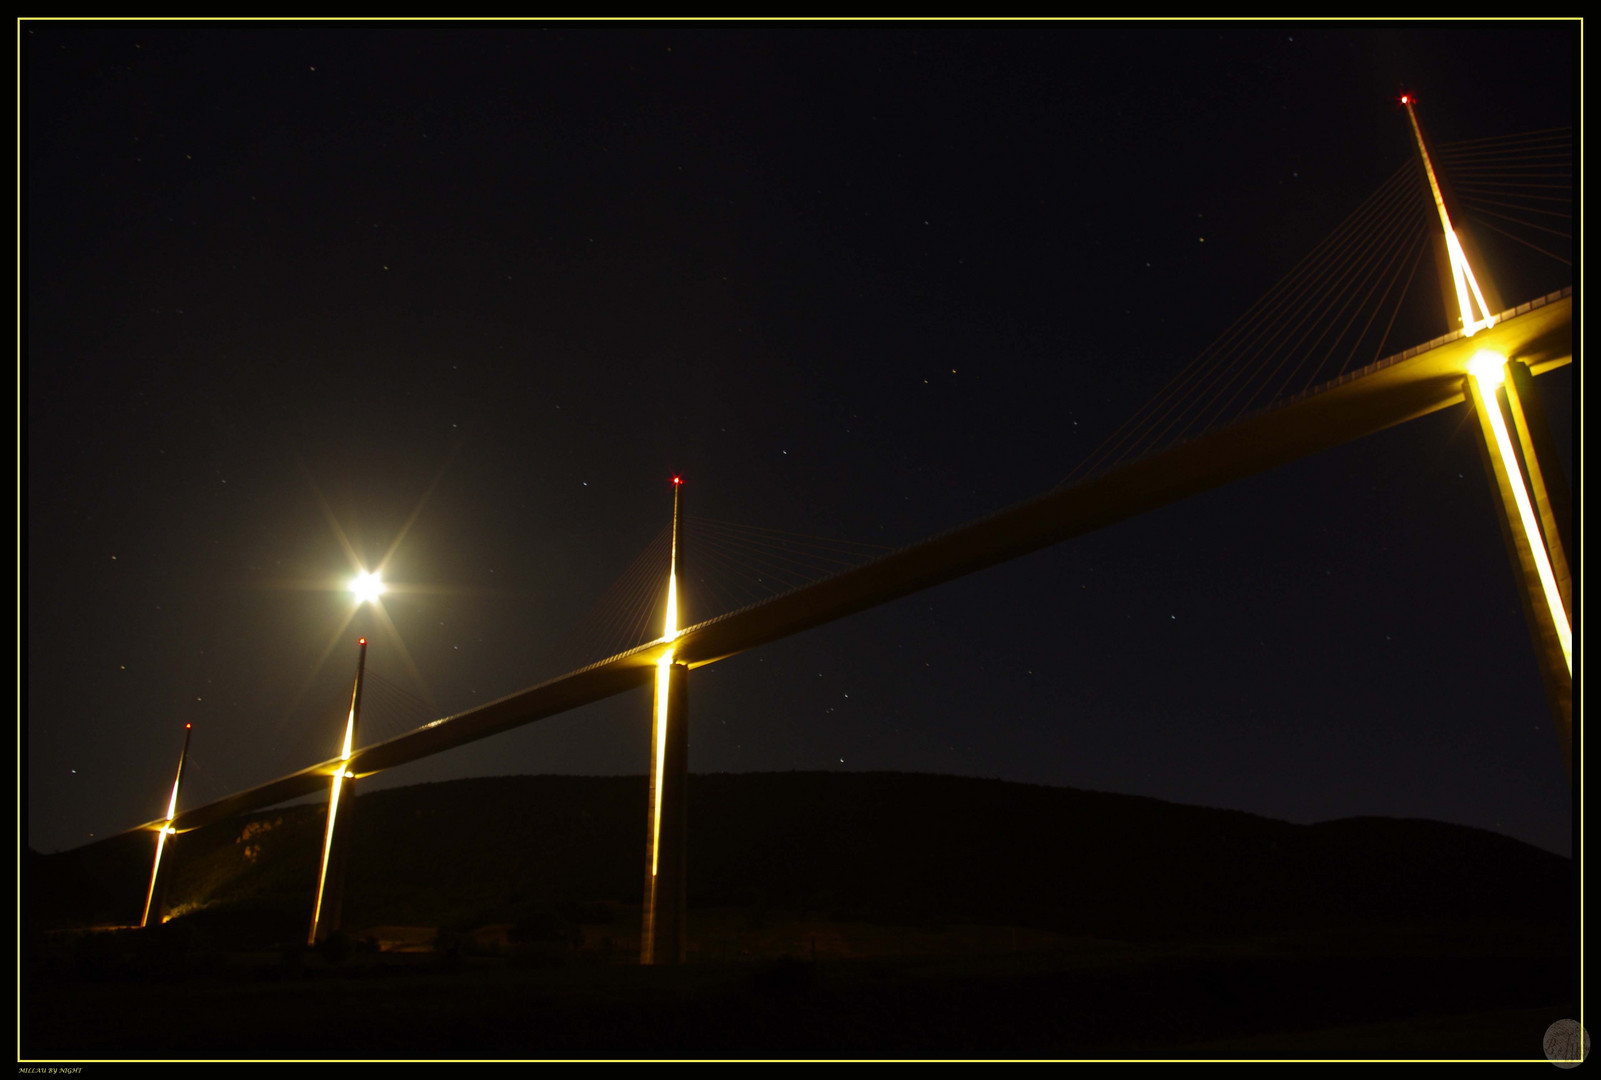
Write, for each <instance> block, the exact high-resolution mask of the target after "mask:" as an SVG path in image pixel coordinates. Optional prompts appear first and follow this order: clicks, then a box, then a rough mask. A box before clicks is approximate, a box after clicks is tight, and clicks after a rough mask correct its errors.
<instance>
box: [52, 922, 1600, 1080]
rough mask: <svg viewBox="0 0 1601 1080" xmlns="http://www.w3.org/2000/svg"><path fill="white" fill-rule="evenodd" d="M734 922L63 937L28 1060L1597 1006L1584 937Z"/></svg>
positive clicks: (816, 1048) (663, 1046) (638, 1043)
mask: <svg viewBox="0 0 1601 1080" xmlns="http://www.w3.org/2000/svg"><path fill="white" fill-rule="evenodd" d="M714 921H715V920H714V919H713V920H712V922H714ZM712 922H708V925H707V927H706V929H707V933H706V934H705V935H704V937H703V940H704V941H705V943H706V946H707V947H705V948H702V949H700V950H697V952H696V953H695V954H694V956H693V961H694V962H692V963H690V964H688V965H686V966H684V967H681V968H676V969H668V968H655V969H642V968H639V967H636V966H631V965H629V964H628V963H627V962H626V960H627V956H626V955H625V952H626V948H625V947H624V948H618V949H617V950H616V951H614V952H611V953H610V954H608V953H606V952H602V951H598V950H597V949H596V948H595V947H593V946H594V944H595V943H594V942H592V941H586V943H585V944H584V945H583V946H581V947H574V946H572V945H571V944H568V945H566V946H561V947H557V946H551V945H549V944H544V945H539V946H537V947H531V948H528V947H525V948H522V949H514V950H512V955H501V956H494V955H473V952H475V951H482V950H463V949H460V948H457V949H455V950H453V951H450V952H446V951H434V952H429V951H418V952H399V951H395V952H378V953H374V952H353V953H352V954H350V955H347V956H344V957H342V958H340V959H338V960H337V961H336V962H333V963H330V962H329V961H328V960H327V958H325V957H324V956H322V955H318V954H309V955H306V956H301V957H293V956H290V957H286V956H284V955H281V954H274V953H253V954H251V953H217V952H210V953H207V952H204V951H201V952H196V951H194V950H192V949H191V950H189V951H188V952H187V953H185V952H181V951H180V952H173V951H171V950H166V951H163V950H161V949H150V948H145V949H143V951H135V952H133V953H128V952H126V951H124V952H122V953H121V954H120V955H119V954H118V953H117V950H116V949H114V948H112V947H111V946H110V944H109V943H110V942H112V941H116V940H119V939H120V940H121V941H122V942H123V943H124V944H123V948H124V950H126V948H127V945H126V943H127V942H128V941H129V940H130V938H129V936H128V935H126V934H120V935H98V936H96V937H83V936H78V935H68V936H57V937H55V938H53V939H52V941H51V942H50V943H49V944H48V945H46V946H44V947H43V948H41V949H40V950H38V951H37V952H36V954H35V955H34V956H32V957H31V959H30V963H29V966H28V968H27V973H28V974H27V978H26V980H25V984H26V985H25V993H24V999H23V1014H22V1051H23V1054H22V1056H23V1058H24V1060H29V1059H31V1060H47V1061H52V1062H65V1061H74V1060H90V1059H102V1060H104V1059H116V1060H126V1059H129V1058H178V1059H192V1058H210V1059H217V1058H221V1059H241V1058H255V1059H272V1060H282V1059H288V1058H310V1059H319V1060H325V1059H338V1058H360V1059H372V1058H378V1059H396V1058H401V1059H418V1058H467V1059H495V1058H535V1059H539V1058H571V1057H577V1058H604V1059H618V1058H647V1059H660V1058H683V1057H704V1058H825V1057H827V1058H840V1057H843V1058H923V1059H928V1058H934V1059H949V1058H1218V1057H1245V1058H1279V1059H1282V1058H1408V1059H1441V1058H1447V1059H1478V1060H1482V1059H1520V1060H1526V1061H1540V1060H1543V1056H1542V1053H1541V1049H1540V1047H1541V1038H1542V1036H1543V1034H1544V1032H1545V1029H1546V1028H1547V1026H1548V1025H1550V1024H1551V1023H1552V1022H1553V1021H1555V1020H1558V1019H1561V1018H1563V1017H1570V1016H1574V1015H1575V1013H1574V1009H1573V1006H1572V1004H1571V1002H1570V1001H1568V1000H1567V998H1568V995H1567V994H1566V992H1565V990H1564V988H1565V987H1567V986H1568V985H1569V979H1570V975H1571V971H1570V967H1571V965H1570V963H1569V962H1568V961H1566V960H1564V959H1563V958H1562V954H1561V951H1560V950H1555V949H1552V948H1551V947H1550V946H1551V945H1552V944H1553V943H1552V942H1548V941H1541V940H1536V939H1530V938H1528V937H1527V936H1522V935H1519V934H1512V933H1499V934H1498V933H1497V932H1496V931H1495V930H1494V929H1493V928H1490V929H1487V928H1483V927H1479V928H1475V929H1473V931H1472V932H1471V933H1467V932H1466V931H1464V932H1461V933H1455V934H1443V935H1442V934H1433V935H1428V934H1421V933H1420V934H1418V935H1415V936H1414V935H1408V934H1405V933H1400V934H1397V933H1394V932H1393V931H1392V932H1388V933H1387V934H1386V935H1384V936H1383V937H1382V938H1374V937H1371V936H1368V935H1363V934H1356V935H1354V936H1353V935H1352V934H1345V935H1339V936H1336V937H1330V936H1329V935H1326V934H1321V935H1310V934H1309V935H1301V936H1299V937H1298V936H1295V935H1283V934H1278V935H1274V936H1271V937H1260V938H1253V939H1227V940H1224V939H1219V940H1213V941H1188V942H1184V943H1173V942H1169V943H1160V944H1152V943H1123V942H1115V941H1102V940H1093V939H1073V938H1066V937H1059V936H1041V935H1038V934H1030V933H1029V932H1027V931H1021V932H1019V931H1008V930H1006V929H1005V928H994V927H989V928H983V927H950V928H945V929H938V930H922V931H915V932H912V931H903V930H893V929H888V930H886V929H885V928H877V927H870V926H855V925H850V924H839V923H828V922H821V921H817V922H807V921H804V920H799V919H796V920H789V921H786V920H785V919H782V918H777V919H774V920H773V921H772V923H771V924H769V925H768V926H766V927H764V928H763V930H762V931H761V932H760V933H759V934H752V933H750V932H741V933H739V934H732V933H730V934H726V935H719V933H718V932H717V930H716V928H715V926H714V925H712ZM618 944H621V943H618ZM814 949H815V950H816V952H815V959H814V958H813V957H814V953H813V950H814ZM892 952H893V954H891V953H892ZM874 953H878V955H874ZM1364 954H1365V955H1364ZM608 955H609V960H608Z"/></svg>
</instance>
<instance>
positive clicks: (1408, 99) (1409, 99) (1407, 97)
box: [1401, 94, 1412, 105]
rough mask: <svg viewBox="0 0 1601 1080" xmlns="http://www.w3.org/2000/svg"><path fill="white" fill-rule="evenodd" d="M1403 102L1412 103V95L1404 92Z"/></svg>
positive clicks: (1403, 103)
mask: <svg viewBox="0 0 1601 1080" xmlns="http://www.w3.org/2000/svg"><path fill="white" fill-rule="evenodd" d="M1401 104H1402V105H1410V104H1412V95H1411V94H1402V95H1401Z"/></svg>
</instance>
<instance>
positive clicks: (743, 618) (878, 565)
mask: <svg viewBox="0 0 1601 1080" xmlns="http://www.w3.org/2000/svg"><path fill="white" fill-rule="evenodd" d="M1572 327H1573V298H1572V294H1571V290H1566V291H1564V292H1563V293H1558V294H1554V295H1552V296H1549V297H1545V298H1544V299H1542V300H1538V301H1534V302H1531V303H1530V304H1525V305H1522V306H1521V307H1519V308H1516V309H1513V310H1511V311H1507V312H1503V313H1502V314H1501V315H1499V316H1497V321H1496V324H1495V325H1494V326H1492V327H1491V328H1489V329H1487V330H1481V331H1479V332H1478V333H1477V334H1475V335H1474V336H1473V337H1471V338H1467V337H1463V336H1462V335H1461V334H1460V333H1454V334H1449V335H1446V336H1445V337H1442V338H1438V339H1436V340H1434V341H1432V342H1429V343H1427V344H1426V345H1423V346H1419V347H1418V348H1415V349H1410V350H1408V351H1407V352H1404V353H1401V354H1398V355H1397V356H1393V357H1390V358H1387V359H1385V360H1381V361H1379V362H1377V363H1375V364H1373V365H1370V366H1369V367H1367V368H1364V369H1362V370H1361V371H1357V372H1351V373H1349V374H1347V375H1344V376H1342V377H1341V378H1340V379H1338V380H1335V381H1334V382H1330V383H1325V384H1323V385H1322V386H1319V387H1315V388H1313V389H1312V390H1309V391H1308V392H1306V393H1304V394H1302V395H1300V396H1298V397H1296V398H1292V399H1290V400H1289V401H1286V402H1281V403H1279V404H1277V405H1275V406H1273V407H1271V408H1269V409H1267V410H1265V411H1263V412H1260V413H1257V414H1255V415H1253V416H1250V417H1248V418H1246V419H1244V420H1242V421H1240V422H1238V423H1235V424H1232V425H1231V426H1229V427H1226V428H1223V429H1221V430H1218V431H1214V432H1211V433H1209V434H1206V435H1202V436H1200V437H1198V438H1195V439H1192V440H1190V441H1189V442H1185V443H1181V444H1179V445H1177V446H1173V447H1170V448H1168V449H1166V450H1163V451H1160V452H1158V453H1154V454H1151V455H1149V456H1147V457H1145V458H1142V459H1140V460H1138V461H1135V462H1133V463H1132V464H1129V465H1126V466H1123V467H1120V468H1118V469H1116V470H1114V471H1111V472H1107V473H1104V474H1101V475H1099V476H1095V477H1092V478H1090V479H1088V480H1085V481H1083V482H1080V483H1078V484H1075V485H1074V486H1072V487H1069V488H1065V489H1062V490H1058V491H1052V492H1050V493H1047V494H1045V495H1042V496H1039V497H1038V498H1035V499H1032V500H1029V501H1028V502H1024V503H1019V504H1018V505H1016V506H1012V507H1008V508H1007V509H1005V510H1001V511H999V512H998V513H995V514H992V515H991V516H989V517H987V518H982V519H980V520H978V521H975V522H971V523H969V524H966V525H962V526H959V527H957V528H955V529H951V530H950V531H948V532H945V533H942V534H940V535H939V536H935V537H933V538H931V539H929V540H925V541H923V542H922V543H919V544H915V545H912V546H911V547H907V548H903V549H901V550H900V551H897V552H895V553H893V554H891V555H888V556H885V557H884V558H882V559H879V560H877V561H876V562H872V563H869V564H867V565H866V566H862V567H859V568H857V569H855V570H851V571H849V572H847V573H844V574H840V575H839V576H837V577H833V578H828V579H826V580H824V581H820V582H817V583H815V584H812V585H808V586H806V587H803V588H800V589H796V590H794V591H792V592H788V593H784V594H781V595H779V596H776V597H773V598H772V599H770V600H766V601H764V602H762V603H759V604H755V605H752V606H750V607H747V608H743V609H741V610H739V611H735V612H730V613H729V614H726V615H721V616H719V617H717V618H715V619H709V620H707V621H706V622H703V623H700V624H698V625H695V626H692V627H689V628H688V629H686V630H683V631H681V632H680V633H679V634H678V636H677V637H676V638H674V639H673V641H672V649H673V654H674V657H675V659H676V660H677V661H678V662H679V663H684V664H687V665H689V666H690V667H698V666H700V665H703V664H709V663H713V662H715V661H717V660H721V659H724V658H726V657H729V656H733V655H734V654H736V653H739V652H743V651H745V650H747V649H752V648H755V647H757V646H759V645H764V644H767V643H768V642H771V641H776V640H778V639H779V638H783V637H787V636H789V635H791V634H796V633H799V632H801V631H803V630H808V629H811V628H812V627H816V626H820V625H822V624H824V623H827V622H831V621H833V620H835V619H839V618H842V617H844V616H846V615H850V614H854V613H855V612H858V611H862V610H865V609H867V608H870V607H875V606H877V605H879V604H882V603H886V602H888V601H890V600H894V599H897V598H899V597H902V596H906V595H908V594H910V593H914V592H917V591H919V590H922V589H926V588H929V587H930V586H933V585H938V584H941V583H943V582H946V581H950V580H952V579H954V578H957V577H961V576H963V575H965V574H970V573H973V572H974V571H977V570H982V569H985V568H987V567H990V566H994V565H996V564H998V563H1002V562H1005V561H1007V560H1008V559H1013V558H1017V557H1018V556H1021V555H1026V554H1028V553H1030V552H1033V551H1037V550H1039V549H1040V548H1044V547H1048V546H1050V545H1052V544H1057V543H1060V542H1062V541H1064V540H1069V539H1071V538H1073V537H1075V536H1081V535H1084V534H1085V533H1089V532H1093V531H1095V530H1096V529H1100V528H1104V527H1105V526H1107V525H1111V524H1114V523H1116V522H1118V521H1122V520H1124V519H1125V518H1130V517H1134V516H1136V515H1138V514H1142V513H1145V512H1146V511H1148V510H1154V509H1156V508H1158V507H1160V506H1164V505H1166V504H1168V503H1172V502H1176V501H1178V500H1180V499H1183V498H1185V497H1187V496H1190V495H1195V494H1199V493H1200V492H1203V491H1207V490H1209V489H1211V488H1215V487H1219V486H1221V485H1223V484H1226V483H1228V482H1230V481H1232V480H1238V479H1241V478H1243V477H1246V476H1249V475H1251V474H1253V473H1257V472H1263V471H1265V470H1267V469H1271V468H1274V467H1275V466H1278V465H1282V464H1285V463H1286V462H1289V461H1293V460H1295V459H1297V458H1300V457H1305V456H1307V455H1309V454H1313V453H1316V452H1318V451H1320V450H1326V449H1329V448H1331V447H1334V446H1337V445H1339V444H1341V443H1345V442H1349V441H1351V440H1353V439H1358V438H1361V437H1362V436H1364V435H1370V434H1373V433H1375V432H1378V431H1382V430H1384V429H1385V428H1389V427H1393V426H1394V425H1396V424H1400V423H1404V422H1405V421H1407V420H1412V419H1415V418H1417V417H1420V416H1425V415H1427V414H1429V413H1432V412H1436V411H1438V410H1440V409H1444V408H1448V407H1450V406H1452V405H1456V404H1459V403H1461V402H1462V401H1463V400H1464V396H1465V394H1464V378H1465V375H1466V372H1467V370H1468V363H1469V361H1470V360H1471V359H1472V358H1473V356H1474V355H1476V354H1477V353H1478V352H1479V351H1480V350H1484V349H1490V350H1493V351H1496V352H1499V353H1501V354H1503V355H1504V356H1506V357H1507V358H1508V359H1512V360H1521V361H1523V362H1524V363H1525V364H1527V365H1528V366H1529V368H1530V370H1531V371H1533V372H1534V373H1535V374H1539V373H1541V372H1544V371H1548V370H1551V369H1553V368H1556V367H1560V366H1562V365H1564V364H1567V363H1570V362H1571V361H1572V357H1573V345H1572ZM666 648H667V643H666V642H665V641H657V642H650V643H647V644H645V645H641V646H639V647H637V648H634V649H631V650H629V651H627V652H624V653H620V654H618V655H617V656H613V657H611V658H609V659H607V660H603V661H600V662H599V663H596V664H592V665H590V666H589V667H586V668H581V669H579V670H577V671H574V672H571V673H569V674H567V675H563V676H560V677H559V678H555V679H552V680H550V681H548V682H545V683H541V684H540V685H538V686H535V687H531V688H530V689H527V690H523V691H519V692H518V693H515V694H512V695H510V696H508V697H505V698H501V699H500V700H499V701H494V702H490V703H489V704H487V705H483V706H480V707H478V708H475V709H471V710H469V711H467V712H463V713H458V714H456V715H455V716H450V717H446V718H444V719H442V720H436V721H434V722H433V723H432V724H429V725H427V726H426V727H423V728H419V729H418V730H416V731H413V732H410V733H408V734H406V735H402V736H400V737H398V738H395V739H391V740H389V741H388V742H383V743H379V744H376V745H374V746H370V747H366V748H364V749H361V750H358V751H357V752H356V753H355V754H354V755H353V757H352V758H351V760H350V761H349V762H348V763H346V762H342V761H339V760H333V761H327V762H323V763H322V764H319V765H314V766H312V767H310V768H308V769H304V770H302V771H301V772H298V773H294V774H292V775H290V776H286V777H283V778H281V779H278V780H274V781H272V782H270V783H267V784H263V785H262V786H260V787H257V788H253V789H251V790H249V791H244V792H240V793H239V794H237V795H233V796H230V797H228V798H226V799H222V800H219V801H217V802H214V803H210V804H207V805H205V806H201V807H196V808H195V809H193V810H189V811H185V812H184V813H182V814H180V815H179V816H178V818H177V819H176V820H175V821H174V822H173V825H174V827H175V828H176V829H178V830H179V831H184V830H188V829H195V828H199V827H201V826H203V825H208V824H211V823H213V822H216V821H220V820H223V819H225V818H228V817H231V816H233V815H235V814H240V813H245V812H248V811H251V810H257V809H262V808H265V807H268V806H273V805H276V804H278V803H281V802H286V801H288V800H290V799H295V798H299V797H301V796H304V795H309V794H312V793H315V792H320V791H322V790H323V789H324V788H326V787H327V785H328V777H329V776H331V775H332V774H333V772H334V771H335V770H336V769H338V768H340V767H342V766H344V767H348V768H350V769H351V770H352V771H353V772H354V773H356V775H358V776H366V775H370V774H372V773H376V772H380V771H382V770H384V769H389V768H393V767H395V766H397V765H404V764H406V763H408V762H411V761H416V760H418V759H420V758H424V757H427V756H429V755H431V754H436V753H439V752H440V751H442V750H449V749H451V748H453V747H456V746H461V745H463V744H465V743H469V742H473V741H475V740H478V739H483V738H487V737H489V736H491V735H497V734H499V733H501V732H503V731H508V730H510V729H512V728H515V727H520V726H521V725H523V724H528V723H532V722H534V721H536V720H541V719H543V718H545V717H548V716H553V715H555V714H557V713H561V712H566V711H567V710H569V709H574V708H578V707H579V706H582V705H587V704H589V703H591V702H595V701H599V700H601V699H603V698H607V697H611V696H613V695H615V694H619V693H622V692H624V691H627V690H633V689H637V688H639V687H643V686H647V685H649V684H650V683H651V681H652V679H653V678H654V676H655V670H656V661H657V659H658V658H659V657H660V656H661V655H662V653H663V652H664V651H665V650H666ZM165 824H166V822H165V821H158V822H150V823H148V824H147V825H145V826H141V828H145V829H152V828H159V827H161V826H162V825H165Z"/></svg>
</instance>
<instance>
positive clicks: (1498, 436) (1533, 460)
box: [1401, 94, 1573, 783]
mask: <svg viewBox="0 0 1601 1080" xmlns="http://www.w3.org/2000/svg"><path fill="white" fill-rule="evenodd" d="M1401 104H1402V105H1404V106H1406V113H1407V119H1408V120H1409V121H1410V122H1411V124H1412V135H1413V138H1414V139H1415V140H1416V142H1417V147H1418V155H1419V157H1420V158H1421V159H1422V162H1423V172H1424V175H1425V177H1426V178H1427V179H1428V182H1429V193H1430V194H1431V195H1432V196H1433V198H1434V205H1435V208H1436V209H1437V210H1438V211H1439V213H1440V228H1441V230H1442V232H1443V234H1444V237H1445V253H1446V258H1447V259H1448V260H1449V263H1450V271H1451V280H1452V283H1453V284H1454V286H1455V291H1456V302H1457V316H1458V318H1459V320H1460V321H1461V324H1462V334H1463V336H1464V337H1472V336H1473V335H1474V334H1476V333H1478V332H1479V331H1480V330H1484V329H1488V328H1489V327H1491V326H1493V325H1495V319H1494V318H1493V317H1492V316H1491V315H1490V313H1489V308H1488V307H1487V305H1486V304H1485V302H1484V294H1483V293H1482V292H1481V291H1480V290H1479V283H1478V281H1477V279H1476V278H1475V277H1474V276H1473V268H1472V267H1471V266H1469V265H1468V257H1467V255H1466V253H1465V252H1464V251H1463V250H1462V244H1461V241H1460V240H1458V239H1457V235H1456V231H1455V230H1454V229H1453V228H1452V227H1451V216H1450V214H1449V213H1448V212H1447V211H1446V207H1445V198H1444V196H1443V195H1442V194H1441V192H1440V182H1439V178H1438V177H1437V176H1436V175H1435V172H1434V163H1433V162H1432V161H1431V160H1430V158H1429V151H1428V147H1427V145H1426V144H1425V142H1424V139H1423V129H1422V127H1421V126H1420V125H1419V124H1418V117H1417V107H1416V102H1415V101H1414V100H1413V98H1412V96H1411V95H1410V94H1408V95H1406V96H1404V97H1402V98H1401ZM1524 361H1525V358H1523V357H1519V356H1517V355H1512V356H1508V355H1506V353H1504V352H1500V351H1497V350H1495V349H1493V348H1486V349H1483V350H1481V351H1479V352H1478V353H1477V354H1476V355H1475V356H1474V357H1473V359H1472V360H1471V361H1470V363H1469V365H1468V374H1467V375H1466V376H1465V377H1464V379H1463V396H1464V397H1465V398H1466V399H1467V402H1468V407H1469V408H1471V409H1472V410H1473V414H1474V416H1475V418H1476V419H1477V420H1478V424H1479V431H1480V434H1481V435H1482V436H1483V437H1482V439H1480V440H1479V448H1480V451H1481V452H1482V456H1483V458H1484V466H1485V472H1486V474H1487V475H1488V476H1489V478H1490V484H1491V486H1492V487H1493V488H1494V489H1495V505H1496V517H1497V518H1498V519H1499V521H1500V523H1501V535H1502V538H1503V539H1504V540H1505V541H1506V546H1507V553H1508V555H1509V556H1510V557H1511V559H1512V572H1513V574H1514V576H1515V577H1516V579H1517V583H1518V595H1519V599H1520V600H1521V601H1522V604H1523V613H1524V616H1525V617H1526V619H1527V620H1528V624H1529V632H1530V634H1531V636H1532V637H1533V638H1534V651H1535V656H1536V659H1537V660H1538V662H1539V666H1540V677H1541V681H1542V682H1543V683H1544V685H1545V692H1546V700H1547V702H1548V704H1549V705H1550V708H1551V718H1552V721H1553V723H1554V725H1555V727H1556V733H1557V743H1558V746H1559V748H1560V749H1561V751H1562V762H1563V764H1564V765H1565V766H1566V767H1567V770H1568V780H1569V782H1570V783H1571V782H1572V780H1573V577H1572V573H1571V570H1570V568H1569V561H1568V553H1569V552H1570V551H1571V548H1570V546H1569V542H1570V535H1569V534H1570V532H1571V528H1572V520H1573V512H1572V503H1571V501H1570V498H1569V493H1568V484H1567V480H1566V478H1565V477H1564V475H1563V472H1562V464H1561V462H1560V461H1558V460H1557V455H1556V449H1555V446H1554V444H1553V443H1552V441H1551V435H1550V431H1549V429H1548V428H1547V427H1546V422H1545V413H1544V410H1543V409H1542V408H1541V407H1540V399H1539V396H1538V395H1537V393H1536V392H1535V389H1534V383H1533V377H1532V375H1531V373H1530V371H1529V366H1528V364H1527V363H1525V362H1524ZM1509 421H1510V423H1509Z"/></svg>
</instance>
